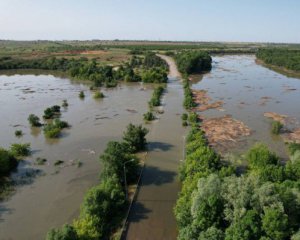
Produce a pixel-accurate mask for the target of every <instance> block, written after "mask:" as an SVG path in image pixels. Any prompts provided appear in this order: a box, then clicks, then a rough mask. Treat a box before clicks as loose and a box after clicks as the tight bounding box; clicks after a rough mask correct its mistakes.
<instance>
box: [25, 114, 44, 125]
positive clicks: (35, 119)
mask: <svg viewBox="0 0 300 240" xmlns="http://www.w3.org/2000/svg"><path fill="white" fill-rule="evenodd" d="M28 122H29V124H30V125H31V127H40V126H41V125H42V124H41V123H40V118H39V117H38V116H36V115H34V114H30V115H29V117H28Z"/></svg>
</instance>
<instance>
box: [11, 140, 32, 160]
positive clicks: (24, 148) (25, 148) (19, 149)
mask: <svg viewBox="0 0 300 240" xmlns="http://www.w3.org/2000/svg"><path fill="white" fill-rule="evenodd" d="M10 151H11V153H12V154H13V155H14V156H16V157H21V156H29V155H30V143H23V144H22V143H14V144H12V145H11V146H10Z"/></svg>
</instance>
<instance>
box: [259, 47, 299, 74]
mask: <svg viewBox="0 0 300 240" xmlns="http://www.w3.org/2000/svg"><path fill="white" fill-rule="evenodd" d="M256 57H257V58H258V59H260V60H262V61H264V62H265V63H266V64H271V65H274V66H278V67H283V68H286V69H289V70H293V71H300V50H299V48H298V49H295V48H261V49H259V50H258V52H257V53H256Z"/></svg>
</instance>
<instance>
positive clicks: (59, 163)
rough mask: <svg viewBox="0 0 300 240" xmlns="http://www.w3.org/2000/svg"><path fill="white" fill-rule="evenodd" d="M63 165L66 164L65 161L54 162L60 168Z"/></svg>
mask: <svg viewBox="0 0 300 240" xmlns="http://www.w3.org/2000/svg"><path fill="white" fill-rule="evenodd" d="M63 163H64V161H62V160H56V161H55V162H54V166H59V165H62V164H63Z"/></svg>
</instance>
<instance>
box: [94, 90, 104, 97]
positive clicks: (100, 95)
mask: <svg viewBox="0 0 300 240" xmlns="http://www.w3.org/2000/svg"><path fill="white" fill-rule="evenodd" d="M94 98H95V99H99V98H104V94H103V93H102V92H100V91H97V92H95V93H94Z"/></svg>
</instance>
